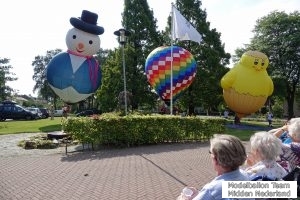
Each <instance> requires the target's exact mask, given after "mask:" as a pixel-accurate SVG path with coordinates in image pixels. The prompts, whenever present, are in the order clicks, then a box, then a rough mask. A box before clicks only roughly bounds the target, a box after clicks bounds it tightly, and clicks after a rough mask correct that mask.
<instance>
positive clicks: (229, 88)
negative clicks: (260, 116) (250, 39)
mask: <svg viewBox="0 0 300 200" xmlns="http://www.w3.org/2000/svg"><path fill="white" fill-rule="evenodd" d="M268 65H269V59H268V57H267V56H266V55H265V54H264V53H261V52H259V51H247V52H245V53H244V54H243V55H242V57H241V59H240V61H239V62H238V63H237V64H236V65H235V66H234V67H233V68H232V69H231V70H230V71H228V72H227V73H226V74H225V75H224V76H223V77H222V79H221V86H222V88H223V97H224V100H225V102H226V104H227V105H228V107H229V108H230V109H231V110H233V111H234V112H235V113H236V115H237V116H238V117H239V118H242V117H245V116H247V115H250V114H251V113H254V112H256V111H257V110H259V109H260V108H261V107H262V106H263V105H264V104H265V102H266V100H267V98H268V96H270V95H271V94H272V93H273V90H274V85H273V81H272V79H271V78H270V76H269V75H268V73H267V70H266V68H267V67H268Z"/></svg>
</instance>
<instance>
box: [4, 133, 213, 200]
mask: <svg viewBox="0 0 300 200" xmlns="http://www.w3.org/2000/svg"><path fill="white" fill-rule="evenodd" d="M6 139H7V138H6ZM11 140H12V139H10V141H11ZM0 143H1V144H2V146H0V151H1V152H4V153H2V154H0V180H1V181H0V191H1V192H0V199H1V200H29V199H32V200H48V199H53V200H60V199H62V200H91V199H95V200H99V199H111V200H120V199H143V200H147V199H149V200H150V199H151V200H154V199H155V200H158V199H164V200H175V199H176V197H177V196H178V195H179V194H180V192H181V189H182V188H183V187H184V186H186V185H189V186H196V187H197V188H201V187H202V186H203V185H204V184H205V183H207V182H208V181H210V180H211V179H213V178H214V177H215V172H214V170H213V169H212V165H211V160H210V155H209V153H208V149H209V143H208V142H197V143H178V144H159V145H149V146H141V147H134V148H122V149H113V148H103V149H101V150H97V151H91V150H87V149H85V150H84V151H81V150H80V151H76V148H77V147H76V148H74V147H73V149H72V148H69V150H70V151H72V152H70V153H68V154H67V155H66V154H65V149H64V148H63V147H60V148H58V149H55V150H38V149H35V150H24V149H21V148H19V147H16V148H15V149H13V150H12V151H11V153H9V152H10V151H9V148H11V146H12V144H10V147H8V146H5V144H3V143H5V139H3V136H1V137H0ZM15 143H16V140H15ZM79 147H80V146H78V148H79ZM18 148H19V149H18ZM16 150H17V152H18V153H16ZM47 151H48V152H47ZM14 152H15V153H14Z"/></svg>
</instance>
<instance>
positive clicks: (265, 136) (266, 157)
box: [245, 132, 287, 180]
mask: <svg viewBox="0 0 300 200" xmlns="http://www.w3.org/2000/svg"><path fill="white" fill-rule="evenodd" d="M250 148H251V152H250V153H249V154H248V158H247V162H246V164H247V165H248V167H247V168H246V169H245V171H246V172H247V174H248V175H249V177H250V179H251V180H253V179H254V178H256V177H258V176H263V177H267V178H269V179H271V180H281V179H282V178H283V177H284V176H286V175H287V171H286V170H285V169H284V168H283V167H282V166H281V165H280V164H279V163H277V159H278V158H279V156H280V154H281V153H282V149H281V141H280V139H278V138H277V137H276V136H274V135H273V134H271V133H268V132H257V133H255V134H254V135H252V136H251V138H250Z"/></svg>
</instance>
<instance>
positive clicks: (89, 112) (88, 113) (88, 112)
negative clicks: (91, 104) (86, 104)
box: [76, 110, 94, 117]
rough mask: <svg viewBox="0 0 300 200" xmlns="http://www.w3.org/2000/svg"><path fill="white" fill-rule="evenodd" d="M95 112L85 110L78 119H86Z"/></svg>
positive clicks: (77, 115)
mask: <svg viewBox="0 0 300 200" xmlns="http://www.w3.org/2000/svg"><path fill="white" fill-rule="evenodd" d="M93 114H94V112H93V111H92V110H84V111H81V112H79V113H77V114H76V117H86V116H91V115H93Z"/></svg>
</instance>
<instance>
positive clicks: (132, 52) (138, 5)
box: [122, 0, 163, 109]
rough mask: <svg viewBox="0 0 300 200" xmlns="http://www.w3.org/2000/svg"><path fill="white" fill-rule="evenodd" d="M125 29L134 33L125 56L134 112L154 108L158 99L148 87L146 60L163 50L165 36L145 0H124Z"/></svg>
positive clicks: (123, 20)
mask: <svg viewBox="0 0 300 200" xmlns="http://www.w3.org/2000/svg"><path fill="white" fill-rule="evenodd" d="M124 2H125V3H124V5H125V7H124V12H123V18H122V25H123V27H124V28H125V29H127V30H129V31H131V35H130V37H129V43H128V45H129V46H130V47H131V48H128V51H127V52H126V53H127V54H126V81H127V85H128V87H127V88H128V91H129V92H130V93H131V94H132V108H133V109H137V108H138V107H139V105H142V104H152V105H153V104H154V103H155V100H156V99H155V98H156V97H157V96H155V95H153V93H152V92H151V88H150V86H149V85H148V83H147V78H146V75H145V72H144V65H145V61H146V58H147V56H148V55H149V53H150V52H151V51H152V50H154V49H155V48H157V47H159V46H161V45H162V44H163V42H162V36H161V35H160V34H159V32H158V31H157V25H156V22H157V20H156V19H155V18H154V16H153V10H150V8H149V5H148V2H147V1H146V0H143V1H140V0H125V1H124Z"/></svg>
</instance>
